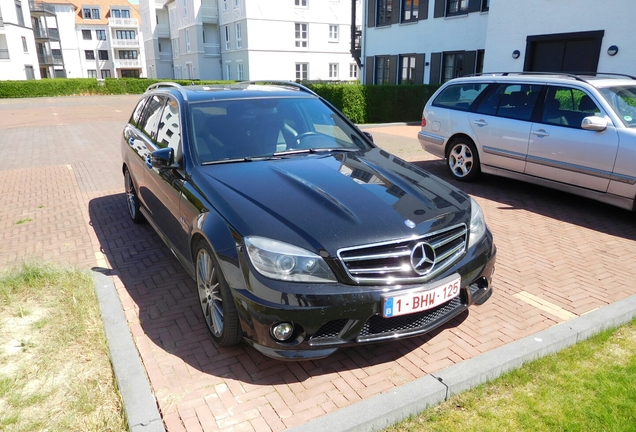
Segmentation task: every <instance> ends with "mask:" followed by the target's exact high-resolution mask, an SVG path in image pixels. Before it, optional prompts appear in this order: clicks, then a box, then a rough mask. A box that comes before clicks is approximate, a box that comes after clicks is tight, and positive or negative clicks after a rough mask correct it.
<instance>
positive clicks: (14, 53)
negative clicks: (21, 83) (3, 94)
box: [0, 0, 40, 80]
mask: <svg viewBox="0 0 636 432" xmlns="http://www.w3.org/2000/svg"><path fill="white" fill-rule="evenodd" d="M0 2H1V3H2V19H3V20H4V27H3V28H2V30H0V34H1V35H2V36H0V39H1V40H2V42H0V44H1V45H2V46H0V48H2V49H8V50H9V59H0V80H24V79H26V77H27V76H26V68H25V66H27V65H28V66H33V75H34V76H35V78H36V79H40V66H39V63H38V56H37V52H36V50H35V40H34V38H33V30H31V14H30V12H29V3H28V2H22V18H23V20H24V25H25V27H20V26H19V25H17V24H18V19H17V14H16V8H15V2H14V1H7V0H0ZM22 37H24V38H25V39H26V42H27V52H24V47H23V45H22Z"/></svg>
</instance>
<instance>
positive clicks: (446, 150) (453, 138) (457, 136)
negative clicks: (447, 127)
mask: <svg viewBox="0 0 636 432" xmlns="http://www.w3.org/2000/svg"><path fill="white" fill-rule="evenodd" d="M460 139H467V140H469V141H470V142H472V143H473V145H474V146H475V148H477V144H476V143H475V140H474V139H473V138H472V137H471V136H470V135H468V134H466V133H463V132H458V133H456V134H454V135H452V136H451V137H450V138H449V139H448V141H446V147H445V148H444V157H445V158H446V159H448V153H449V152H450V149H451V147H452V145H453V144H455V142H457V141H458V140H460ZM477 151H478V152H479V149H477Z"/></svg>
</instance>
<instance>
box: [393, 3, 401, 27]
mask: <svg viewBox="0 0 636 432" xmlns="http://www.w3.org/2000/svg"><path fill="white" fill-rule="evenodd" d="M400 3H402V2H401V1H400V0H393V3H392V5H393V6H392V8H393V10H392V11H391V24H399V23H400V16H401V15H402V14H401V11H400Z"/></svg>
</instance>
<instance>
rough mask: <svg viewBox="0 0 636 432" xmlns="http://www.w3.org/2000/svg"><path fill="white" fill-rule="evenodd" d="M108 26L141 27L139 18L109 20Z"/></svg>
mask: <svg viewBox="0 0 636 432" xmlns="http://www.w3.org/2000/svg"><path fill="white" fill-rule="evenodd" d="M108 25H109V26H111V27H139V20H138V19H137V18H108Z"/></svg>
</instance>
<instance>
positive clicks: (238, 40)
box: [235, 23, 243, 49]
mask: <svg viewBox="0 0 636 432" xmlns="http://www.w3.org/2000/svg"><path fill="white" fill-rule="evenodd" d="M235 31H236V49H241V48H243V40H242V39H241V23H236V25H235Z"/></svg>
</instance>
